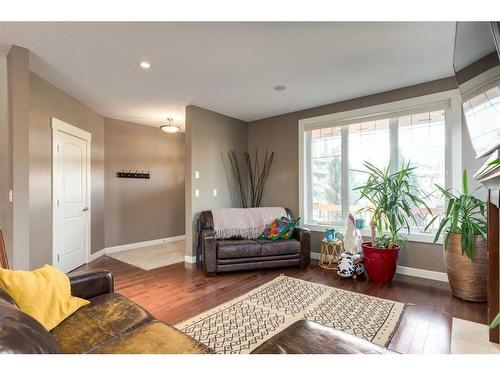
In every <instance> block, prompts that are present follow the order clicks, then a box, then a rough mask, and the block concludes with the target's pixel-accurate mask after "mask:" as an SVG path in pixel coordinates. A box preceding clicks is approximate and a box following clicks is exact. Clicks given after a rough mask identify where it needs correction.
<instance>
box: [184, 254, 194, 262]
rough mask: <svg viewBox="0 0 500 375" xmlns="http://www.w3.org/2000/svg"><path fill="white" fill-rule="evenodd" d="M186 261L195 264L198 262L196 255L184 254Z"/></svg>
mask: <svg viewBox="0 0 500 375" xmlns="http://www.w3.org/2000/svg"><path fill="white" fill-rule="evenodd" d="M184 262H186V263H190V264H194V263H196V257H195V256H194V257H190V256H189V255H185V256H184Z"/></svg>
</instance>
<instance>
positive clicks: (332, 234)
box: [325, 228, 339, 242]
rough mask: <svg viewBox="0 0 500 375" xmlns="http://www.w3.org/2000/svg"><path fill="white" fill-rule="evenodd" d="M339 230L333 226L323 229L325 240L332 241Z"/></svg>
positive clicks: (335, 238)
mask: <svg viewBox="0 0 500 375" xmlns="http://www.w3.org/2000/svg"><path fill="white" fill-rule="evenodd" d="M338 234H339V232H338V230H336V229H335V228H328V229H327V230H326V231H325V240H326V241H328V242H333V241H336V240H337V236H338Z"/></svg>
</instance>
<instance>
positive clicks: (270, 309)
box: [175, 276, 407, 354]
mask: <svg viewBox="0 0 500 375" xmlns="http://www.w3.org/2000/svg"><path fill="white" fill-rule="evenodd" d="M406 306H407V305H406V304H404V303H400V302H395V301H390V300H386V299H381V298H376V297H370V296H367V295H364V294H359V293H354V292H349V291H346V290H343V289H337V288H333V287H329V286H326V285H321V284H316V283H312V282H308V281H303V280H299V279H294V278H291V277H287V276H279V277H277V278H275V279H274V280H272V281H270V282H268V283H266V284H264V285H262V286H261V287H259V288H257V289H254V290H252V291H250V292H248V293H246V294H244V295H242V296H241V297H238V298H235V299H233V300H231V301H229V302H227V303H224V304H222V305H220V306H218V307H215V308H213V309H211V310H209V311H206V312H204V313H202V314H200V315H197V316H195V317H194V318H191V319H188V320H186V321H184V322H182V323H179V324H177V325H176V326H175V327H176V328H177V329H180V330H181V331H183V332H185V333H186V334H188V335H189V336H191V337H193V338H194V339H196V340H198V341H201V342H202V343H204V344H205V345H207V346H209V347H211V348H212V349H214V350H215V351H216V352H217V353H221V354H245V353H250V352H251V351H252V350H254V349H255V348H256V347H258V346H259V345H260V344H262V343H263V342H264V341H266V340H267V339H269V338H270V337H272V336H274V335H275V334H277V333H278V332H280V331H282V330H283V329H285V328H286V327H288V326H289V325H290V324H292V323H294V322H295V321H297V320H300V319H309V320H312V321H315V322H318V323H321V324H324V325H326V326H329V327H333V328H335V329H338V330H340V331H343V332H346V333H349V334H351V335H355V336H358V337H361V338H362V339H365V340H368V341H371V342H373V343H375V344H377V345H380V346H388V345H389V343H390V341H391V338H392V336H393V335H394V332H395V331H396V329H397V328H398V325H399V323H400V321H401V318H402V317H403V313H404V311H405V308H406Z"/></svg>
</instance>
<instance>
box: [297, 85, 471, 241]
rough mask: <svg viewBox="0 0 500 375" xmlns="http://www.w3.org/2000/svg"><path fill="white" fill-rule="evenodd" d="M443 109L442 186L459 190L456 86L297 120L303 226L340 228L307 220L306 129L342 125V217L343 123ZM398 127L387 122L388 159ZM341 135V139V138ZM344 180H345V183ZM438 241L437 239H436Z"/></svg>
mask: <svg viewBox="0 0 500 375" xmlns="http://www.w3.org/2000/svg"><path fill="white" fill-rule="evenodd" d="M439 109H444V110H445V114H444V116H445V186H446V187H447V188H452V189H455V190H458V191H461V178H462V176H461V175H462V116H463V115H462V103H461V99H460V95H459V92H458V90H457V89H454V90H448V91H443V92H438V93H434V94H429V95H423V96H417V97H413V98H409V99H403V100H397V101H393V102H388V103H384V104H378V105H373V106H369V107H363V108H358V109H353V110H348V111H343V112H336V113H332V114H327V115H322V116H315V117H310V118H304V119H300V120H299V126H298V132H299V134H298V138H299V141H298V142H299V145H298V146H299V214H300V217H302V218H303V220H304V226H305V227H307V228H309V229H311V230H312V231H317V232H324V231H325V229H326V228H328V227H331V226H332V225H333V226H335V227H336V228H337V229H340V230H343V226H344V223H333V224H330V225H325V224H317V223H310V222H308V220H309V218H310V217H311V215H310V214H309V211H310V209H311V208H312V192H311V189H310V188H309V187H308V186H307V184H306V181H310V176H308V178H307V179H306V173H309V174H310V173H311V154H310V147H309V144H310V140H308V139H307V138H308V137H307V136H306V135H307V134H310V132H309V131H310V130H313V129H321V128H328V127H336V126H342V127H343V128H342V130H341V136H342V149H341V163H342V167H341V179H342V184H341V197H342V200H341V202H342V203H341V204H342V216H343V217H346V214H347V212H344V211H346V210H347V211H348V210H349V191H350V187H349V186H348V181H349V180H348V178H349V176H348V173H349V168H348V165H347V164H348V152H349V151H348V147H344V145H347V143H348V138H347V137H348V130H347V126H348V125H350V124H354V123H357V122H363V121H371V120H374V119H382V118H389V119H392V118H394V117H398V116H402V115H404V114H410V113H418V112H419V111H420V112H427V111H432V110H439ZM397 131H398V127H397V126H394V124H390V129H389V137H390V140H391V143H390V155H391V160H394V159H393V156H394V155H395V153H397V142H395V139H394V137H395V138H396V139H397ZM344 138H345V139H344ZM346 181H347V183H346ZM369 232H370V231H369V229H363V230H362V231H361V233H362V235H366V236H368V235H369ZM406 237H407V238H408V240H409V241H416V242H426V243H432V242H433V240H434V234H432V233H411V234H409V235H406ZM438 243H441V242H438Z"/></svg>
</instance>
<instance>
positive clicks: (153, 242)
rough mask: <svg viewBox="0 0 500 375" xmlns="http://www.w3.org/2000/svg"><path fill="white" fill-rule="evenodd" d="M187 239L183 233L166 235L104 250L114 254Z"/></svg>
mask: <svg viewBox="0 0 500 375" xmlns="http://www.w3.org/2000/svg"><path fill="white" fill-rule="evenodd" d="M185 239H186V235H185V234H183V235H181V236H175V237H166V238H159V239H157V240H150V241H143V242H135V243H129V244H125V245H118V246H111V247H106V248H105V249H103V250H104V251H105V253H106V254H112V253H117V252H119V251H125V250H131V249H137V248H139V247H146V246H153V245H161V244H164V243H170V242H176V241H182V240H185Z"/></svg>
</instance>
